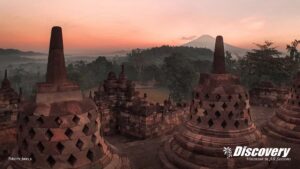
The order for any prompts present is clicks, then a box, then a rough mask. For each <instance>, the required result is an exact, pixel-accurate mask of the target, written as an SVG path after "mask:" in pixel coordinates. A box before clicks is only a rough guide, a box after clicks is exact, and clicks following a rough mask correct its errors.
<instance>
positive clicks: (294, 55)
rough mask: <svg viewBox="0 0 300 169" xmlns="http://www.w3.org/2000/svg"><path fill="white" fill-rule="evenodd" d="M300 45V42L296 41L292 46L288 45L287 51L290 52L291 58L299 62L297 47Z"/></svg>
mask: <svg viewBox="0 0 300 169" xmlns="http://www.w3.org/2000/svg"><path fill="white" fill-rule="evenodd" d="M299 43H300V40H297V39H295V40H294V41H293V42H291V44H289V45H286V50H287V51H288V52H289V54H290V57H291V58H292V59H294V60H297V61H299V52H298V50H297V46H298V44H299Z"/></svg>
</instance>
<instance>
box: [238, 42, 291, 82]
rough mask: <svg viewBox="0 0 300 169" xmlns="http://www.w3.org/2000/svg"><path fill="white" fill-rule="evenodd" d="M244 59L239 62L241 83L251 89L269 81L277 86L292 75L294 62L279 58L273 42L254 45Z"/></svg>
mask: <svg viewBox="0 0 300 169" xmlns="http://www.w3.org/2000/svg"><path fill="white" fill-rule="evenodd" d="M256 46H257V49H252V51H251V52H248V53H247V55H246V57H245V58H243V59H241V60H240V61H239V71H240V77H241V81H242V82H243V83H245V85H247V86H248V87H253V86H255V85H256V84H258V83H260V82H261V81H271V82H273V83H275V84H277V85H281V84H284V83H287V82H288V81H289V80H290V79H291V77H292V75H293V74H294V69H295V68H296V67H295V62H294V61H293V60H292V59H290V58H288V57H279V56H280V54H281V53H280V52H279V51H278V50H277V49H276V47H273V42H269V41H266V42H265V43H264V44H262V45H261V44H256Z"/></svg>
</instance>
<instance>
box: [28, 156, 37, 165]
mask: <svg viewBox="0 0 300 169" xmlns="http://www.w3.org/2000/svg"><path fill="white" fill-rule="evenodd" d="M29 158H30V160H31V163H32V164H33V163H35V162H36V159H35V157H34V155H33V154H31V155H30V156H29Z"/></svg>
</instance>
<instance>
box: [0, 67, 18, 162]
mask: <svg viewBox="0 0 300 169" xmlns="http://www.w3.org/2000/svg"><path fill="white" fill-rule="evenodd" d="M20 91H21V90H20ZM21 95H22V94H21V92H20V93H17V92H16V91H15V90H14V89H13V88H12V87H11V83H10V81H9V79H8V76H7V70H5V73H4V78H3V81H2V83H1V87H0V168H2V164H3V162H5V161H6V160H7V157H8V156H9V155H10V154H11V152H12V150H13V148H14V147H15V146H16V143H17V141H16V120H17V114H18V111H19V102H20V98H21Z"/></svg>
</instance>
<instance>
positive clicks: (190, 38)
mask: <svg viewBox="0 0 300 169" xmlns="http://www.w3.org/2000/svg"><path fill="white" fill-rule="evenodd" d="M196 37H197V36H196V35H192V36H183V37H181V38H180V39H181V40H193V39H195V38H196Z"/></svg>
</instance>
